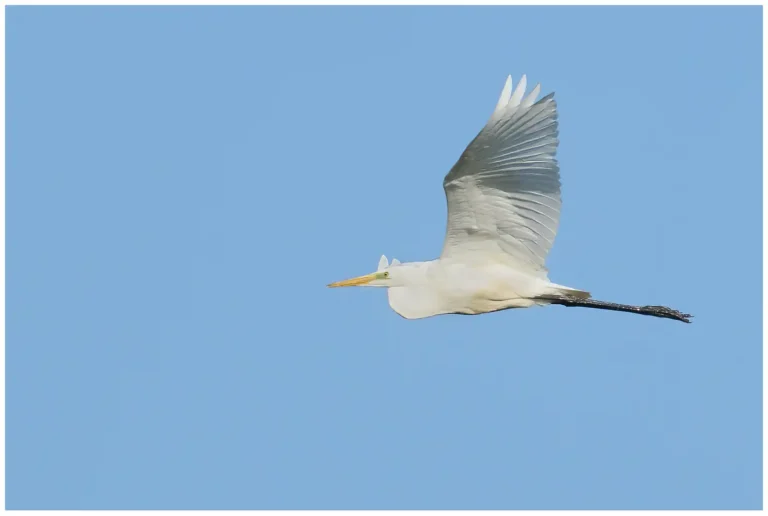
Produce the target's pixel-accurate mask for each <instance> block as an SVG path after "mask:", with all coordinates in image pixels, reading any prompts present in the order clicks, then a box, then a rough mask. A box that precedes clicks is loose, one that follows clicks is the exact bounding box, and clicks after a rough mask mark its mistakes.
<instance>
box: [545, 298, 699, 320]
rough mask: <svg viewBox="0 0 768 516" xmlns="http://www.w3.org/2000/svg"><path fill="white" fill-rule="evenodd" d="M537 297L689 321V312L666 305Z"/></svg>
mask: <svg viewBox="0 0 768 516" xmlns="http://www.w3.org/2000/svg"><path fill="white" fill-rule="evenodd" d="M538 299H542V300H546V301H549V302H550V303H551V304H553V305H563V306H581V307H584V308H598V309H600V310H613V311H616V312H631V313H634V314H641V315H651V316H653V317H663V318H665V319H675V320H676V321H683V322H686V323H690V322H691V321H690V318H691V317H693V316H692V315H690V314H684V313H682V312H678V311H677V310H673V309H671V308H668V307H666V306H632V305H621V304H618V303H608V302H606V301H597V300H596V299H579V298H575V297H568V296H557V297H555V296H544V297H540V298H538Z"/></svg>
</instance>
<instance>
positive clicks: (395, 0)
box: [0, 0, 768, 516]
mask: <svg viewBox="0 0 768 516" xmlns="http://www.w3.org/2000/svg"><path fill="white" fill-rule="evenodd" d="M9 5H561V6H562V5H617V6H627V5H693V6H695V5H762V6H763V31H765V27H766V20H768V14H766V9H765V1H764V0H740V1H738V2H732V3H728V2H723V1H714V0H704V1H693V0H676V1H672V2H670V1H664V0H636V1H624V2H615V1H614V2H611V1H608V0H590V1H584V2H580V1H577V0H554V1H535V0H528V1H524V0H518V1H515V0H481V1H479V2H471V1H467V0H417V1H413V0H389V1H381V0H379V1H367V2H365V1H364V2H361V1H355V0H332V1H326V2H323V1H320V0H314V1H313V0H300V1H291V0H271V1H262V2H258V1H253V0H226V1H224V2H221V3H218V4H217V3H215V2H211V1H204V0H187V1H183V0H165V1H150V0H122V1H106V2H105V1H95V0H93V1H83V0H80V1H75V2H66V1H50V0H49V1H47V2H33V1H23V0H17V1H4V2H3V9H2V11H0V26H2V37H1V38H0V64H1V65H2V66H1V71H0V74H2V81H0V83H1V85H0V113H1V114H2V117H3V120H5V7H6V6H9ZM766 50H768V46H767V45H766V40H765V36H763V88H765V85H766V79H767V78H768V73H766V66H765V62H766V58H765V56H766ZM763 106H765V93H763ZM2 135H3V137H2V140H1V141H0V158H2V164H0V204H1V208H2V209H0V288H2V292H3V296H2V297H0V329H1V330H2V333H1V334H0V351H1V352H2V353H0V369H2V377H3V381H2V382H0V437H2V441H3V446H2V450H0V457H1V458H2V463H3V468H2V470H1V471H0V502H1V503H2V505H0V509H2V511H3V512H11V511H6V510H5V335H6V331H5V329H6V327H5V163H6V160H5V124H3V127H2ZM766 147H768V136H767V135H766V131H765V116H764V109H763V170H765V149H766ZM767 193H768V187H766V182H765V175H764V176H763V202H765V199H766V194H767ZM767 214H768V212H767V211H766V210H765V206H764V205H763V231H762V238H763V260H765V257H766V251H768V245H766V238H765V236H766V230H765V228H766V225H768V216H767ZM764 263H765V262H764ZM762 285H763V316H764V317H763V319H765V312H766V305H767V304H768V296H766V285H768V282H766V277H765V267H763V281H762ZM767 335H768V333H766V330H765V324H764V323H763V342H765V338H766V336H767ZM766 369H768V358H767V357H766V353H765V351H763V374H765V371H766ZM767 394H768V392H767V391H766V383H765V381H764V380H763V436H765V429H766V425H767V424H768V417H766V410H765V400H766V398H768V396H767ZM766 458H768V452H766V447H765V438H763V511H764V510H765V507H766V502H768V496H766V492H767V491H768V481H767V479H766V474H765V463H766ZM763 511H761V512H763ZM13 512H17V511H13ZM19 512H20V511H19ZM107 512H118V511H102V510H95V511H87V514H101V513H107ZM119 512H120V514H147V513H150V514H167V513H168V512H172V513H175V514H179V513H184V514H187V513H189V514H193V513H196V512H200V511H119ZM237 512H259V513H266V514H274V515H280V516H284V515H289V514H298V513H304V512H310V511H237ZM312 512H318V513H324V514H336V513H341V512H342V511H312ZM343 512H344V513H351V514H359V513H364V512H365V513H368V512H374V511H343ZM375 512H376V514H395V513H397V514H416V513H417V511H375ZM424 512H428V513H440V514H447V513H448V512H449V511H418V513H419V514H421V513H424ZM450 512H451V513H453V512H474V511H450ZM492 512H494V513H515V514H530V515H537V516H539V515H542V514H560V513H579V514H583V513H591V512H593V511H492ZM600 512H601V513H607V514H615V513H624V512H627V513H629V512H631V513H632V514H638V515H639V514H657V513H659V512H662V513H667V512H668V513H672V511H600ZM682 512H684V513H703V512H705V511H682ZM713 512H727V511H706V513H713ZM23 513H24V514H25V515H29V516H33V515H38V514H49V513H53V514H61V515H69V514H81V513H86V511H55V512H54V511H23ZM675 513H678V511H675Z"/></svg>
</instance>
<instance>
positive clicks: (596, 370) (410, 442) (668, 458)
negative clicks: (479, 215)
mask: <svg viewBox="0 0 768 516" xmlns="http://www.w3.org/2000/svg"><path fill="white" fill-rule="evenodd" d="M761 14H762V13H761V9H760V8H759V7H749V8H649V7H645V8H597V7H590V8H583V7H582V8H576V7H573V8H565V7H541V8H520V7H511V8H342V7H335V8H298V7H293V8H259V7H251V8H248V7H242V8H210V7H209V8H51V7H47V8H42V7H38V8H20V7H10V8H8V9H7V24H8V26H7V52H8V54H7V74H8V75H7V100H6V102H7V117H8V118H7V126H6V127H7V221H8V227H7V253H8V254H7V266H8V269H7V296H8V297H7V299H8V304H7V325H8V327H7V349H6V359H7V362H6V365H7V369H6V375H7V378H6V382H7V383H6V388H7V399H6V404H7V405H6V406H7V413H6V422H7V434H6V435H7V442H6V452H7V470H6V471H7V481H6V482H7V483H6V488H7V491H6V495H7V506H8V508H10V509H33V508H34V509H86V508H87V509H95V508H102V509H108V508H109V509H150V508H154V509H215V508H221V509H257V508H260V509H284V508H294V509H311V508H321V509H408V508H409V509H473V508H478V509H757V508H759V507H760V506H761V503H762V493H761V486H762V472H761V471H762V469H761V457H762V415H761V414H762V413H761V411H762V395H761V375H762V355H761V353H762V350H761V318H762V302H761V280H762V278H761V265H762V259H761V229H762V228H761V187H762V183H761V181H762V177H761V170H762V163H761V161H762V155H761V152H762V151H761V142H762V124H761V112H762V79H761V77H762V72H761V66H762V64H761V63H762V55H761V36H762V26H761ZM523 73H526V74H527V75H528V79H529V83H533V84H535V83H536V82H541V83H542V91H543V93H548V92H550V91H555V92H556V99H557V100H558V106H559V113H560V122H561V123H560V140H561V144H560V150H559V153H558V158H559V160H560V165H561V172H562V182H563V211H562V221H561V225H560V231H559V234H558V237H557V240H556V242H555V246H554V249H553V251H552V253H551V254H550V256H549V259H548V266H549V269H550V278H551V279H552V281H555V282H557V283H561V284H565V285H569V286H572V287H575V288H582V289H585V290H589V291H591V292H592V293H593V295H594V296H595V297H596V298H597V299H604V300H608V301H617V302H624V303H633V304H666V305H669V306H672V307H674V308H678V309H680V310H682V311H684V312H688V313H692V314H694V315H695V320H694V323H693V324H691V325H686V324H682V323H679V322H676V321H668V320H663V319H656V318H651V317H642V316H637V315H633V314H622V313H614V312H604V311H596V310H587V309H577V308H563V307H548V308H535V309H528V310H518V311H506V312H500V313H494V314H489V315H482V316H477V317H465V316H442V317H435V318H430V319H426V320H421V321H406V320H404V319H401V318H400V317H399V316H398V315H396V314H395V313H394V312H392V311H391V310H390V309H389V307H388V305H387V301H386V295H385V292H384V291H383V290H381V289H341V290H329V289H327V288H326V286H325V285H326V284H327V283H329V282H331V281H335V280H340V279H344V278H348V277H350V276H355V275H358V274H363V273H368V272H371V271H373V270H375V268H376V264H377V262H378V259H379V257H380V256H381V254H386V255H387V256H388V257H390V259H391V258H392V257H396V258H398V259H400V260H403V261H413V260H427V259H432V258H435V257H437V256H438V255H439V252H440V248H441V245H442V238H443V235H444V231H445V199H444V195H443V190H442V188H441V182H442V178H443V176H444V175H445V173H446V172H447V171H448V170H449V168H450V167H451V166H452V165H453V163H454V162H455V160H456V159H457V158H458V156H459V155H460V154H461V152H462V151H463V149H464V147H465V145H466V144H467V143H468V142H469V141H470V140H471V138H472V137H474V135H475V134H476V133H477V132H478V131H479V130H480V128H481V127H482V125H483V124H484V123H485V121H486V120H487V118H488V116H489V115H490V113H491V111H492V110H493V107H494V106H495V103H496V100H497V98H498V94H499V92H500V90H501V87H502V86H503V83H504V79H505V77H506V75H507V74H512V75H513V78H514V80H515V82H517V80H518V79H519V77H520V75H521V74H523Z"/></svg>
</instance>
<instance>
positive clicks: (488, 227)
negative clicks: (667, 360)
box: [328, 75, 691, 322]
mask: <svg viewBox="0 0 768 516" xmlns="http://www.w3.org/2000/svg"><path fill="white" fill-rule="evenodd" d="M525 89H526V76H525V75H523V77H522V78H521V80H520V82H519V83H518V84H517V87H516V88H515V89H514V91H513V89H512V77H511V76H510V77H507V81H506V83H505V84H504V88H503V90H502V92H501V97H500V98H499V102H498V104H497V105H496V109H495V110H494V111H493V114H492V115H491V118H490V120H489V121H488V122H487V124H486V125H485V127H484V128H483V130H482V131H480V133H479V134H478V135H477V137H475V139H474V140H473V141H472V142H471V143H470V144H469V146H468V147H467V148H466V150H465V151H464V153H463V154H462V155H461V157H460V158H459V160H458V161H457V162H456V164H455V165H454V166H453V168H452V169H451V170H450V172H448V175H447V176H445V179H444V181H443V188H444V189H445V195H446V198H447V201H448V227H447V231H446V236H445V242H444V244H443V251H442V254H441V255H440V258H439V259H437V260H432V261H426V262H413V263H400V262H399V261H398V260H396V259H394V260H392V263H389V262H388V261H387V258H386V257H385V256H382V257H381V260H380V261H379V266H378V269H377V271H376V272H374V273H372V274H367V275H365V276H360V277H357V278H353V279H348V280H345V281H338V282H336V283H331V284H330V285H328V286H329V287H351V286H368V287H388V297H389V305H390V306H391V307H392V309H393V310H394V311H395V312H397V313H398V314H400V315H401V316H403V317H405V318H406V319H420V318H424V317H430V316H433V315H440V314H452V313H453V314H469V315H475V314H481V313H486V312H494V311H497V310H506V309H509V308H528V307H531V306H540V305H552V304H557V305H565V306H581V307H589V308H600V309H604V310H616V311H622V312H633V313H637V314H643V315H652V316H656V317H664V318H669V319H677V320H679V321H684V322H690V320H689V318H690V317H691V316H690V315H688V314H683V313H681V312H678V311H677V310H672V309H671V308H667V307H664V306H630V305H622V304H617V303H607V302H604V301H597V300H594V299H591V296H590V294H589V292H585V291H583V290H577V289H574V288H570V287H565V286H563V285H558V284H555V283H551V282H550V281H549V279H548V278H547V269H546V268H545V267H544V260H545V258H546V256H547V253H548V252H549V250H550V248H551V247H552V243H553V241H554V238H555V233H556V232H557V226H558V222H559V219H560V172H559V166H558V163H557V160H556V159H555V153H556V151H557V145H558V139H557V137H558V127H557V106H556V103H555V99H554V94H553V93H551V94H549V95H547V96H545V97H544V98H542V99H541V100H539V101H538V102H537V101H536V98H537V97H538V95H539V90H540V86H539V85H536V87H535V88H533V90H532V91H531V92H530V93H529V94H528V95H527V96H526V95H525Z"/></svg>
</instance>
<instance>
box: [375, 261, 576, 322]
mask: <svg viewBox="0 0 768 516" xmlns="http://www.w3.org/2000/svg"><path fill="white" fill-rule="evenodd" d="M397 268H398V269H399V270H398V271H397V278H398V279H400V278H402V279H401V281H400V282H399V283H398V285H401V286H392V287H389V290H388V297H389V305H390V306H391V307H392V309H393V310H394V311H395V312H397V313H398V314H400V315H401V316H403V317H405V318H406V319H421V318H423V317H429V316H432V315H439V314H451V313H456V314H465V315H476V314H482V313H486V312H495V311H498V310H506V309H508V308H527V307H530V306H533V305H536V304H544V303H543V302H542V301H536V300H535V298H536V297H537V296H540V295H542V294H554V295H556V294H558V293H562V292H565V291H568V290H570V289H568V288H567V287H562V286H560V285H555V284H553V283H550V282H549V281H547V280H546V279H545V278H541V277H536V276H533V275H529V274H526V273H525V272H522V271H520V270H518V269H516V268H514V267H513V266H511V265H510V264H506V263H501V262H497V263H494V262H489V263H466V262H463V261H458V260H455V259H450V258H447V259H441V260H432V261H428V262H415V263H405V264H400V265H398V266H397ZM390 270H391V268H390ZM574 292H579V291H574Z"/></svg>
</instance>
